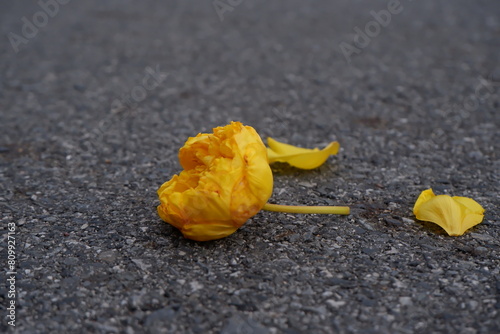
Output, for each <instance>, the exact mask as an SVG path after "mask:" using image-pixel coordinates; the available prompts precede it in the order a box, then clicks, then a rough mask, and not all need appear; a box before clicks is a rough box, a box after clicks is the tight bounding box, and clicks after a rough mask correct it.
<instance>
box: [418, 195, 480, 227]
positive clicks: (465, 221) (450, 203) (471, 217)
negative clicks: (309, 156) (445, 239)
mask: <svg viewBox="0 0 500 334" xmlns="http://www.w3.org/2000/svg"><path fill="white" fill-rule="evenodd" d="M413 213H414V214H415V216H416V217H417V219H419V220H423V221H429V222H433V223H436V224H438V225H439V226H441V227H442V228H443V229H444V230H445V231H446V232H447V233H448V235H451V236H459V235H462V234H464V232H465V231H466V230H468V229H469V228H471V227H472V226H474V225H477V224H479V223H480V222H481V221H482V220H483V217H484V209H483V207H482V206H481V205H479V203H477V202H476V201H474V200H473V199H470V198H467V197H459V196H453V197H451V196H448V195H438V196H436V195H434V192H433V191H432V189H427V190H425V191H423V192H422V193H421V194H420V196H419V197H418V199H417V201H416V202H415V206H414V207H413Z"/></svg>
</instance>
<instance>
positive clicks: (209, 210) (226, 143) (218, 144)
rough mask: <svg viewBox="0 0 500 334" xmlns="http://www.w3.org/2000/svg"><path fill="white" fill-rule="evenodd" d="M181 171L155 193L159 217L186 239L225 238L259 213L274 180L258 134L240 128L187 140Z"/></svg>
mask: <svg viewBox="0 0 500 334" xmlns="http://www.w3.org/2000/svg"><path fill="white" fill-rule="evenodd" d="M179 160H180V163H181V165H182V167H183V168H184V170H183V171H182V172H181V173H180V174H179V175H175V176H174V177H173V178H172V179H171V180H170V181H168V182H166V183H164V184H163V185H162V186H161V187H160V189H159V190H158V196H159V199H160V202H161V204H160V205H159V206H158V214H159V215H160V217H161V218H162V219H163V220H164V221H166V222H168V223H170V224H171V225H173V226H175V227H177V228H178V229H179V230H180V231H181V232H182V233H183V235H184V236H185V237H186V238H189V239H193V240H197V241H205V240H213V239H219V238H223V237H226V236H228V235H230V234H232V233H233V232H235V231H236V230H237V229H238V228H239V227H241V226H242V225H243V224H244V223H245V222H246V221H247V220H248V219H249V218H250V217H252V216H254V215H255V214H256V213H257V212H259V211H260V210H261V209H262V208H263V206H264V204H266V202H267V200H268V199H269V197H270V196H271V194H272V190H273V175H272V172H271V168H270V167H269V164H268V162H267V153H266V147H265V146H264V143H263V142H262V140H261V138H260V136H259V135H258V134H257V132H256V131H255V130H254V129H253V128H252V127H250V126H244V125H243V124H241V123H239V122H231V124H229V125H227V126H224V127H218V128H215V129H214V133H213V134H206V133H204V134H201V133H200V134H198V135H197V136H196V137H190V138H189V139H188V140H187V141H186V143H185V144H184V146H183V147H182V148H181V149H180V150H179Z"/></svg>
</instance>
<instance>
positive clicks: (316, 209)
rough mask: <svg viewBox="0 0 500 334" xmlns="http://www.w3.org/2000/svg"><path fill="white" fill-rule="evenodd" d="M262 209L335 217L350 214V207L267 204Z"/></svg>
mask: <svg viewBox="0 0 500 334" xmlns="http://www.w3.org/2000/svg"><path fill="white" fill-rule="evenodd" d="M262 209H263V210H267V211H274V212H288V213H320V214H334V215H348V214H349V213H350V209H349V207H348V206H297V205H278V204H270V203H266V204H265V205H264V207H263V208H262Z"/></svg>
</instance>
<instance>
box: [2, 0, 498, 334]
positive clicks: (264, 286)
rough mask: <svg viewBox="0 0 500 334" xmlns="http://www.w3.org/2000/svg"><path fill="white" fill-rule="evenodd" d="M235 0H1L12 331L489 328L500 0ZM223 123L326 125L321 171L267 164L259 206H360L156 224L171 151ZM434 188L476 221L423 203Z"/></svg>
mask: <svg viewBox="0 0 500 334" xmlns="http://www.w3.org/2000/svg"><path fill="white" fill-rule="evenodd" d="M44 1H45V0H44ZM49 2H50V1H49ZM61 2H64V1H62V0H61ZM222 2H223V3H227V2H226V1H222ZM230 3H232V4H233V5H232V6H231V5H229V6H230V7H224V8H226V9H227V10H226V11H225V12H224V13H221V12H219V14H221V16H222V19H223V20H222V21H221V19H220V17H219V15H218V13H217V10H216V9H215V8H214V6H213V3H212V1H204V2H202V1H197V2H194V1H193V2H188V1H182V2H181V1H152V0H144V1H131V0H120V1H117V0H116V1H97V0H88V1H78V2H77V1H70V2H68V3H67V4H61V5H59V6H58V7H59V8H56V7H55V6H52V7H51V8H52V9H51V8H49V9H48V11H49V12H50V13H52V14H53V15H47V14H43V12H42V10H43V9H42V7H41V5H39V4H37V2H35V1H32V2H28V1H23V2H21V1H13V0H8V1H7V0H3V1H2V3H1V4H0V32H1V35H2V39H1V42H0V112H1V124H0V127H1V128H0V178H1V185H0V186H1V194H0V208H1V214H2V220H3V223H2V235H3V238H2V241H1V244H0V247H1V251H2V269H4V268H5V270H4V271H5V272H7V271H8V267H7V234H6V232H7V226H8V225H7V224H8V223H9V222H14V223H15V226H16V230H15V238H16V249H15V251H16V261H17V262H16V263H17V264H16V266H17V275H16V299H15V301H16V323H15V324H16V327H15V329H16V330H17V332H19V333H86V332H95V333H127V334H132V333H288V334H292V333H462V334H474V333H498V332H500V273H499V269H500V266H499V264H500V260H499V256H500V220H499V218H498V217H499V214H500V209H499V206H500V201H499V196H498V192H499V190H500V175H499V170H500V159H499V152H500V144H499V142H500V131H499V129H500V113H499V109H500V108H499V103H500V97H499V96H500V94H499V92H500V3H499V2H498V1H486V0H477V1H466V0H456V1H436V0H435V1H430V0H420V1H409V0H407V1H403V0H402V1H401V3H400V6H399V7H397V8H396V10H393V11H394V13H393V14H392V15H391V17H390V22H388V18H387V15H386V16H385V21H383V20H384V17H383V16H382V17H381V18H380V17H379V19H380V20H382V21H381V22H382V23H383V24H380V23H370V22H372V21H373V22H376V21H374V16H373V14H370V11H375V12H376V13H379V12H380V11H381V10H387V8H388V5H391V1H368V0H365V1H361V0H358V1H348V0H339V1H299V0H289V1H256V0H245V1H230ZM220 8H222V7H220ZM220 8H219V11H221V10H222V9H220ZM56 9H57V10H56ZM392 9H394V8H392ZM396 12H397V13H396ZM40 13H42V14H40ZM389 13H390V12H389ZM44 15H45V16H44ZM23 18H24V19H23ZM26 22H28V23H26ZM33 22H35V23H37V24H38V25H39V26H40V28H37V27H36V26H35V25H34V23H33ZM30 24H31V25H32V26H31V30H30ZM24 26H25V27H24ZM23 27H24V28H23ZM356 27H357V28H356ZM377 27H378V28H377ZM33 28H34V29H33ZM365 29H368V31H366V30H365ZM369 29H371V30H369ZM359 31H362V32H361V34H360V33H359ZM366 33H368V34H369V35H366V38H365V39H363V38H362V37H357V36H361V35H362V34H366ZM16 36H17V37H16ZM370 36H371V37H370ZM368 38H369V40H368ZM354 40H356V41H357V44H355V42H354ZM341 45H343V46H344V47H346V45H349V46H350V49H349V50H351V51H352V50H354V51H353V53H352V54H351V57H348V58H349V60H350V62H349V61H347V59H346V57H345V56H344V54H343V52H342V49H341V47H340V46H341ZM354 48H355V49H354ZM15 49H17V52H16V50H15ZM231 120H239V121H242V122H244V123H245V124H248V125H252V126H254V127H255V128H256V129H257V131H258V132H259V133H260V134H261V135H262V137H263V138H265V137H267V136H273V137H276V138H277V139H280V140H283V141H286V142H289V143H292V144H295V145H300V146H303V147H314V146H321V145H325V144H326V143H327V142H329V141H331V140H338V141H339V142H340V144H341V151H340V153H339V154H338V155H337V156H336V157H332V158H330V160H329V161H328V163H326V164H325V165H323V166H322V167H320V168H318V169H316V170H313V171H300V170H297V169H294V168H291V167H289V166H287V165H286V164H278V165H276V166H273V170H274V174H275V184H274V187H275V188H274V194H273V197H272V198H271V201H272V202H275V203H282V204H308V205H314V204H315V205H329V204H330V205H332V204H333V205H335V204H339V205H349V206H351V208H352V214H351V215H350V216H347V217H343V216H342V217H340V216H320V215H290V214H280V213H271V212H260V213H259V214H257V215H256V216H255V217H253V218H252V219H251V220H249V221H248V222H247V224H246V225H244V226H243V227H242V228H241V229H240V230H239V231H238V232H236V233H235V234H233V235H232V236H230V237H228V238H225V239H222V240H218V241H213V242H206V243H197V242H192V241H189V240H186V239H184V238H183V237H182V235H181V234H180V233H179V232H178V231H177V230H175V229H174V228H173V227H171V226H169V225H168V224H166V223H164V222H162V221H161V220H160V219H159V218H158V216H157V214H156V211H155V207H156V205H158V200H157V196H156V190H157V188H158V187H159V186H160V185H161V184H162V183H163V182H164V181H166V180H168V179H169V178H170V177H171V176H172V175H173V174H174V173H178V172H179V171H180V166H179V164H178V161H177V150H178V149H179V147H181V146H182V144H183V143H184V141H185V140H186V139H187V137H188V136H193V135H196V134H197V133H198V132H206V131H210V130H211V129H212V128H213V127H215V126H220V125H224V124H226V123H228V122H229V121H231ZM429 187H432V188H433V189H434V190H435V192H436V193H439V194H451V195H459V196H467V197H471V198H474V199H475V200H476V201H478V202H479V203H480V204H481V205H482V206H483V207H484V208H485V209H486V214H485V219H484V222H483V223H482V224H480V225H478V226H476V227H474V228H472V229H471V230H470V231H468V232H467V233H465V234H464V235H463V236H461V237H449V236H447V235H446V234H445V232H444V231H443V230H442V229H441V228H439V227H438V226H436V225H434V224H431V223H423V222H419V221H416V220H415V217H414V216H413V214H412V211H411V209H412V206H413V204H414V202H415V200H416V198H417V197H418V195H419V193H420V192H421V191H422V190H425V189H427V188H429ZM3 277H4V278H3V279H2V280H3V281H5V280H6V278H7V277H6V275H3ZM8 289H9V286H8V285H7V284H5V285H2V286H1V287H0V302H1V306H0V311H1V312H2V314H1V318H2V323H1V325H0V331H2V332H3V331H12V329H13V327H12V326H10V325H8V323H7V319H6V318H5V316H6V315H7V310H6V307H7V305H8V303H9V302H10V300H12V299H10V298H9V297H8Z"/></svg>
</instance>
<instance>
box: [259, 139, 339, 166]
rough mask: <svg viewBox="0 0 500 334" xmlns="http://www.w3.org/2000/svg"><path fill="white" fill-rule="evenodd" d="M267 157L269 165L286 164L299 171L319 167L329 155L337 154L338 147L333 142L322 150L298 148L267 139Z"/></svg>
mask: <svg viewBox="0 0 500 334" xmlns="http://www.w3.org/2000/svg"><path fill="white" fill-rule="evenodd" d="M267 145H268V146H269V148H268V149H267V157H268V160H269V163H270V164H272V163H273V162H287V163H289V164H290V165H292V166H294V167H297V168H301V169H313V168H317V167H319V166H321V165H322V164H323V163H324V162H325V161H326V159H328V157H329V156H330V155H335V154H337V153H338V151H339V148H340V145H339V143H338V142H336V141H334V142H331V143H330V144H328V145H327V146H326V147H325V148H324V149H322V150H320V149H318V148H314V149H307V148H300V147H296V146H293V145H288V144H285V143H280V142H278V141H277V140H275V139H273V138H271V137H269V138H267Z"/></svg>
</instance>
